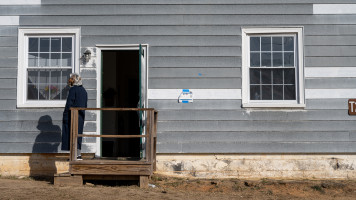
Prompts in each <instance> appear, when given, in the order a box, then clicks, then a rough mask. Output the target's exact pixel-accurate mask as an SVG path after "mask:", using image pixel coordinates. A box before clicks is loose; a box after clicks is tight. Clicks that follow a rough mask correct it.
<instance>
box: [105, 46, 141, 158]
mask: <svg viewBox="0 0 356 200" xmlns="http://www.w3.org/2000/svg"><path fill="white" fill-rule="evenodd" d="M140 52H141V48H138V49H129V50H128V49H122V50H102V51H101V63H102V66H101V69H102V70H101V71H102V72H101V73H102V77H101V107H102V108H137V107H143V106H142V99H145V97H144V95H143V93H142V88H145V87H144V86H145V84H143V80H142V73H143V70H142V69H141V68H142V65H141V57H140V56H141V55H140V54H141V53H140ZM144 71H145V70H144ZM101 133H102V134H103V135H138V134H142V123H140V115H139V113H138V112H131V111H128V112H115V111H102V113H101ZM141 143H142V141H141V139H140V138H102V140H101V156H102V157H129V158H132V159H136V158H137V159H139V158H140V156H141V155H140V154H141V150H142V149H141V146H142V145H141Z"/></svg>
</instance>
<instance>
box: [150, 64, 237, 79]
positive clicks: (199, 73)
mask: <svg viewBox="0 0 356 200" xmlns="http://www.w3.org/2000/svg"><path fill="white" fill-rule="evenodd" d="M148 75H149V78H198V77H201V78H207V77H209V78H213V77H214V78H217V77H219V78H232V77H235V78H238V77H241V68H236V67H235V68H222V67H221V68H153V67H151V68H150V69H149V74H148Z"/></svg>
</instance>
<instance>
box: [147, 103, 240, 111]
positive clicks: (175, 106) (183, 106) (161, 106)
mask: <svg viewBox="0 0 356 200" xmlns="http://www.w3.org/2000/svg"><path fill="white" fill-rule="evenodd" d="M177 101H178V100H148V104H149V105H148V107H150V108H155V109H157V110H159V111H160V110H165V109H168V110H198V109H207V110H211V109H220V110H226V109H235V110H236V109H241V100H194V103H178V102H177Z"/></svg>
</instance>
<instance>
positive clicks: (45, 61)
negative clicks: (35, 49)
mask: <svg viewBox="0 0 356 200" xmlns="http://www.w3.org/2000/svg"><path fill="white" fill-rule="evenodd" d="M43 66H49V53H40V67H43Z"/></svg>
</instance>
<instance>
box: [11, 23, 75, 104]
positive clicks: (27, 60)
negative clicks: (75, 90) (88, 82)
mask: <svg viewBox="0 0 356 200" xmlns="http://www.w3.org/2000/svg"><path fill="white" fill-rule="evenodd" d="M78 52H79V29H19V73H18V74H19V77H18V95H17V97H18V102H17V105H18V107H63V106H64V104H65V100H66V98H67V95H68V90H69V87H68V86H67V80H68V78H69V75H70V73H73V72H75V71H77V70H78V65H79V62H78V61H79V58H78V56H79V55H78Z"/></svg>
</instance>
